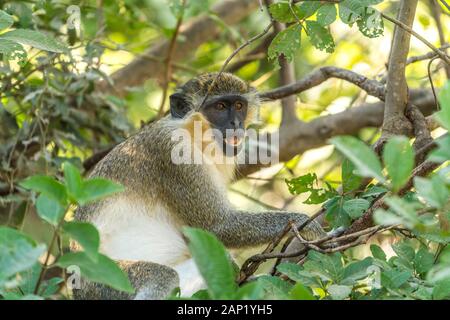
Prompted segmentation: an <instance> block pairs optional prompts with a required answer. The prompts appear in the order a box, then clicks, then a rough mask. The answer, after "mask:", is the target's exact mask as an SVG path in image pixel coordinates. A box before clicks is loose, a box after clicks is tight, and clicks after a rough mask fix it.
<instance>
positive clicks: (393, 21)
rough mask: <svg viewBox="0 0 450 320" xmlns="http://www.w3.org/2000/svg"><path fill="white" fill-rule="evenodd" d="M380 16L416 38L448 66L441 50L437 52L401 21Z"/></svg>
mask: <svg viewBox="0 0 450 320" xmlns="http://www.w3.org/2000/svg"><path fill="white" fill-rule="evenodd" d="M381 16H382V17H383V18H384V19H386V20H388V21H390V22H392V23H394V24H396V25H397V26H399V27H400V28H402V29H403V30H405V31H407V32H409V33H411V34H412V35H413V36H414V37H416V38H417V39H419V40H420V41H422V42H423V43H424V44H425V45H426V46H427V47H428V48H430V49H431V50H433V51H434V52H435V53H436V54H437V55H438V56H439V57H440V58H441V59H442V60H443V61H444V62H445V63H447V64H448V65H450V58H449V57H448V56H447V55H446V54H445V52H442V51H441V50H439V49H438V48H436V47H435V46H434V45H433V44H431V43H430V42H429V41H428V40H427V39H425V38H424V37H422V36H421V35H420V34H418V33H417V32H415V31H414V30H413V29H412V28H410V27H409V26H407V25H406V24H404V23H403V22H401V21H398V20H397V19H395V18H392V17H389V16H388V15H386V14H384V13H381Z"/></svg>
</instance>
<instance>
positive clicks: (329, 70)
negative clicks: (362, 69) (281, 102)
mask: <svg viewBox="0 0 450 320" xmlns="http://www.w3.org/2000/svg"><path fill="white" fill-rule="evenodd" d="M330 78H337V79H342V80H345V81H348V82H350V83H353V84H354V85H356V86H358V87H360V88H361V89H362V90H364V91H366V92H367V93H368V94H369V95H371V96H374V97H377V98H378V99H380V100H384V97H385V94H384V86H383V85H382V84H381V83H380V82H378V81H376V80H371V79H368V78H367V77H365V76H363V75H360V74H358V73H356V72H353V71H351V70H347V69H342V68H339V67H331V66H327V67H322V68H320V69H317V70H314V71H312V72H311V73H309V74H307V75H306V76H304V77H303V78H302V79H301V80H298V81H297V82H295V83H293V84H290V85H286V86H282V87H279V88H276V89H273V90H269V91H265V92H261V93H260V95H259V97H260V98H261V99H262V100H263V101H264V100H266V101H267V100H277V99H282V98H284V97H287V96H289V95H293V94H299V93H301V92H303V91H306V90H308V89H311V88H313V87H315V86H318V85H320V84H321V83H323V82H325V81H327V80H328V79H330Z"/></svg>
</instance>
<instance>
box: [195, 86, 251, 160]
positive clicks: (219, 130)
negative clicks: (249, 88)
mask: <svg viewBox="0 0 450 320" xmlns="http://www.w3.org/2000/svg"><path fill="white" fill-rule="evenodd" d="M247 111H248V101H247V99H246V98H245V97H244V96H242V95H239V94H229V95H221V96H215V97H212V98H210V99H208V100H207V101H206V103H205V104H204V106H203V107H202V109H201V110H200V112H201V113H202V114H203V115H204V116H205V117H206V119H207V120H208V122H209V123H210V125H211V127H212V129H213V132H214V138H215V139H216V141H217V143H219V145H220V146H222V150H223V152H224V154H225V155H230V156H235V155H236V154H237V153H239V151H240V150H241V147H242V142H243V141H244V137H245V119H246V117H247Z"/></svg>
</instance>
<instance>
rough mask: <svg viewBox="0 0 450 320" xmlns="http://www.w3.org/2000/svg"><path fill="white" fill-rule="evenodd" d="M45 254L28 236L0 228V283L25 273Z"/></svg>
mask: <svg viewBox="0 0 450 320" xmlns="http://www.w3.org/2000/svg"><path fill="white" fill-rule="evenodd" d="M44 252H45V245H36V243H35V242H34V241H33V240H32V239H31V238H29V237H28V236H26V235H24V234H22V233H20V232H19V231H16V230H14V229H12V228H8V227H2V226H0V283H1V282H2V281H4V280H7V279H8V278H10V277H12V276H14V275H15V274H17V273H19V272H22V271H25V270H27V269H29V268H31V267H33V265H34V264H35V263H36V262H37V261H38V259H39V257H40V256H41V255H42V254H43V253H44Z"/></svg>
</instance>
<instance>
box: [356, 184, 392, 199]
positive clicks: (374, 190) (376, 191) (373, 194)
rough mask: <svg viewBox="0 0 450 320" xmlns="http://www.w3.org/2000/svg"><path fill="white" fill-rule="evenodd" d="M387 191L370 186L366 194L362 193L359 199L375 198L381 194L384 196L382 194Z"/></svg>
mask: <svg viewBox="0 0 450 320" xmlns="http://www.w3.org/2000/svg"><path fill="white" fill-rule="evenodd" d="M388 191H389V190H388V189H386V188H384V187H380V186H372V187H370V188H369V189H368V190H367V191H366V192H364V193H363V194H362V195H361V197H363V198H370V197H377V196H379V195H381V194H384V193H386V192H388Z"/></svg>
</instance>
